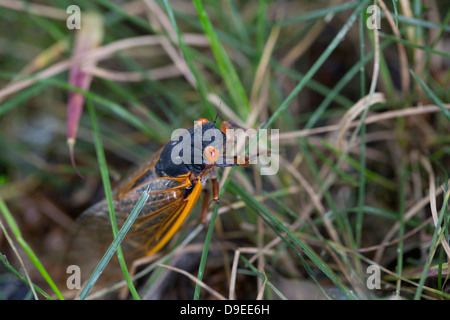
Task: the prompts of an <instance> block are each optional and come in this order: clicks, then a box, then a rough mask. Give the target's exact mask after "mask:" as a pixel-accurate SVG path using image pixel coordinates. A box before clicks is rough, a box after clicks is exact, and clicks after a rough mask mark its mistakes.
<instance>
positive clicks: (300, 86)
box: [258, 0, 368, 135]
mask: <svg viewBox="0 0 450 320" xmlns="http://www.w3.org/2000/svg"><path fill="white" fill-rule="evenodd" d="M367 2H368V0H363V1H361V3H360V4H359V5H358V6H357V7H356V9H355V11H354V12H353V13H352V15H351V16H350V17H349V18H348V20H347V22H346V23H345V24H344V26H343V27H342V28H341V30H339V32H338V34H337V35H336V36H335V37H334V39H333V41H331V43H330V44H329V45H328V47H327V48H326V49H325V51H324V52H323V53H322V54H321V55H320V57H319V58H318V59H317V61H316V62H315V63H314V64H313V66H312V67H311V68H310V69H309V71H308V72H307V73H306V74H305V76H304V77H303V78H302V79H301V80H300V82H299V83H298V84H297V85H296V86H295V88H294V89H293V90H292V91H291V93H290V94H289V95H288V97H287V98H286V99H285V100H284V101H283V102H282V103H281V105H280V106H279V107H278V109H277V110H276V111H275V112H274V113H273V114H272V116H271V117H270V118H269V120H267V122H266V123H265V124H264V126H263V127H262V129H266V128H268V127H269V126H270V125H272V124H273V122H274V121H275V120H276V119H277V118H278V117H279V116H280V114H281V113H282V112H283V111H285V110H286V109H287V107H288V106H289V104H290V103H291V101H292V100H293V99H294V98H295V97H296V96H297V95H298V93H299V92H300V91H301V90H302V89H303V88H304V87H305V85H306V84H307V83H308V81H309V80H310V79H311V78H312V77H313V76H314V74H315V73H316V72H317V71H318V70H319V68H320V67H321V66H322V65H323V63H324V62H325V60H327V59H328V57H329V56H330V55H331V53H332V52H333V51H334V49H336V47H337V46H338V45H339V43H340V42H341V41H342V39H343V38H344V36H345V35H346V34H347V32H348V30H349V29H350V27H351V26H352V25H353V23H354V22H355V20H356V18H357V17H358V15H359V14H360V12H361V11H362V9H363V8H364V7H365V5H366V4H367ZM258 135H259V134H258Z"/></svg>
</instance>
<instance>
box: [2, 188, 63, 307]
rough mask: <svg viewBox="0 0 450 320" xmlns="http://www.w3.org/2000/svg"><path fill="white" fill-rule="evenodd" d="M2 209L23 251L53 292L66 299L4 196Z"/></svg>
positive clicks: (61, 298)
mask: <svg viewBox="0 0 450 320" xmlns="http://www.w3.org/2000/svg"><path fill="white" fill-rule="evenodd" d="M0 211H1V212H2V215H3V217H4V218H5V221H6V223H7V224H8V226H9V228H10V229H11V231H12V233H13V235H14V237H15V238H16V241H17V242H18V243H19V245H20V246H21V247H22V249H23V251H25V253H26V254H27V256H28V257H29V258H30V260H31V262H32V263H33V265H34V266H35V267H36V269H38V271H39V273H40V274H41V275H42V277H43V278H44V279H45V281H46V282H47V283H48V285H49V286H50V288H52V290H53V292H54V293H55V294H56V295H57V296H58V298H59V299H60V300H64V297H63V295H62V294H61V291H59V289H58V287H57V286H56V284H55V282H54V281H53V280H52V278H51V277H50V275H49V274H48V272H47V270H45V268H44V266H43V265H42V263H41V261H40V260H39V259H38V257H37V256H36V254H35V253H34V251H33V249H31V247H30V246H29V245H28V243H27V242H26V241H25V239H24V238H23V237H22V233H21V232H20V229H19V226H18V225H17V224H16V221H15V220H14V218H13V216H12V214H11V212H10V211H9V209H8V207H7V206H6V204H5V202H4V201H3V198H2V197H0Z"/></svg>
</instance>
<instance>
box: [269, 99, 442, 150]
mask: <svg viewBox="0 0 450 320" xmlns="http://www.w3.org/2000/svg"><path fill="white" fill-rule="evenodd" d="M444 107H446V108H447V109H450V104H444ZM436 112H441V109H440V108H439V107H438V106H435V105H425V106H422V105H419V106H416V107H411V108H407V109H402V110H393V111H386V112H383V113H379V114H373V115H370V116H368V117H367V118H366V119H365V121H364V123H365V124H366V125H367V124H372V123H378V122H381V121H385V120H390V119H395V118H401V117H411V116H415V115H420V114H427V113H436ZM358 124H359V121H353V122H351V123H350V124H349V125H348V128H349V129H350V128H354V127H356V126H358ZM339 128H340V125H339V124H333V125H329V126H323V127H318V128H313V129H307V130H298V131H291V132H283V133H280V134H278V135H273V136H271V139H273V140H275V139H279V140H280V141H282V140H292V139H296V138H299V137H308V136H312V135H316V134H322V133H329V132H333V131H337V130H339Z"/></svg>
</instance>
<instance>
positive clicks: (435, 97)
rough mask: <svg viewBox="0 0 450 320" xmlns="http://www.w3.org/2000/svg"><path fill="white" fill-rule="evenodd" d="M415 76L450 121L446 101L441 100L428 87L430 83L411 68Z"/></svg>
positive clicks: (449, 112) (449, 111)
mask: <svg viewBox="0 0 450 320" xmlns="http://www.w3.org/2000/svg"><path fill="white" fill-rule="evenodd" d="M409 71H410V72H411V74H412V75H413V77H414V78H415V79H416V80H417V82H419V84H420V86H421V87H422V88H423V90H424V91H425V92H426V94H427V95H428V96H429V97H430V99H431V100H432V101H433V102H434V103H435V104H436V105H437V106H438V107H439V108H440V109H441V111H442V113H443V114H444V116H445V117H446V118H447V120H448V121H450V110H448V109H447V108H446V107H445V106H444V103H443V102H442V101H441V99H439V98H438V96H437V95H436V94H435V93H434V92H433V91H432V90H431V89H430V87H428V85H427V84H426V83H425V82H424V81H423V80H422V79H420V77H419V76H418V75H417V74H416V73H415V72H414V71H413V70H412V69H410V70H409Z"/></svg>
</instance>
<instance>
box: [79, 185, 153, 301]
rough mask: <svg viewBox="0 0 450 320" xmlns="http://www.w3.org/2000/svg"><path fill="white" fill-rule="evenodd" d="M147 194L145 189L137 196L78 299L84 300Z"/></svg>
mask: <svg viewBox="0 0 450 320" xmlns="http://www.w3.org/2000/svg"><path fill="white" fill-rule="evenodd" d="M148 197H149V194H148V192H147V191H145V192H143V193H142V195H141V197H140V198H139V200H138V202H137V203H136V205H135V206H134V208H133V210H132V211H131V213H130V215H129V216H128V218H127V220H125V223H124V224H123V226H122V228H121V229H120V231H119V232H118V233H117V236H116V237H115V238H114V240H113V242H112V243H111V245H110V246H109V248H108V250H106V253H105V255H104V256H103V258H102V259H101V260H100V262H99V263H98V265H97V267H96V268H95V270H94V272H92V274H91V276H90V278H89V279H88V281H87V282H86V285H85V286H84V288H83V290H82V291H81V293H80V299H81V300H84V299H85V298H86V297H87V295H88V294H89V292H90V291H91V289H92V287H93V286H94V285H95V283H96V282H97V280H98V278H99V277H100V274H101V273H102V272H103V270H104V269H105V267H106V265H107V264H108V262H109V261H110V260H111V258H112V256H113V255H114V253H115V252H116V250H117V248H118V247H119V245H120V243H121V242H122V240H123V238H125V236H126V234H127V232H128V231H129V230H130V228H131V226H132V225H133V223H134V221H135V220H136V218H137V216H138V215H139V213H140V212H141V211H142V209H143V208H144V205H145V202H146V201H147V200H148Z"/></svg>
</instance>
